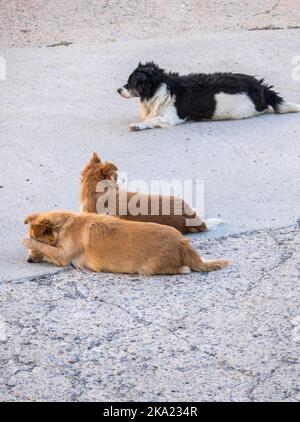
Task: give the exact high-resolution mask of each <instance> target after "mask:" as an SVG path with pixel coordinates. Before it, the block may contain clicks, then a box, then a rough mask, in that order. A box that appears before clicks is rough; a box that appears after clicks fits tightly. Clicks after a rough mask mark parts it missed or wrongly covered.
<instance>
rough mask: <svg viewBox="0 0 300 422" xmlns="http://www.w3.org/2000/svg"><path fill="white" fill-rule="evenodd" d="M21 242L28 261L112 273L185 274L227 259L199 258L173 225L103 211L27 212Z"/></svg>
mask: <svg viewBox="0 0 300 422" xmlns="http://www.w3.org/2000/svg"><path fill="white" fill-rule="evenodd" d="M25 224H28V225H29V229H28V237H26V238H24V239H22V241H21V242H22V244H23V245H24V246H25V247H27V248H28V249H29V250H30V252H29V257H28V260H29V262H39V261H41V260H44V258H45V260H47V261H48V262H51V263H53V264H55V265H58V266H67V265H69V264H71V263H72V264H73V265H74V266H76V267H78V268H82V267H85V268H88V269H90V270H92V271H103V272H113V273H132V274H134V273H138V274H143V275H150V274H186V273H188V272H190V271H213V270H216V269H220V268H223V267H225V266H226V265H228V264H229V261H228V260H211V261H203V259H202V258H201V257H200V255H199V254H198V253H197V252H196V250H195V249H193V248H192V246H191V245H190V243H189V241H188V239H186V238H184V236H183V235H182V234H181V233H180V232H179V231H178V230H176V229H174V228H173V227H168V226H162V225H158V224H154V223H138V222H133V221H126V220H122V219H120V218H115V217H111V216H107V215H97V214H92V213H74V212H69V211H50V212H46V213H34V214H31V215H29V216H27V217H26V219H25Z"/></svg>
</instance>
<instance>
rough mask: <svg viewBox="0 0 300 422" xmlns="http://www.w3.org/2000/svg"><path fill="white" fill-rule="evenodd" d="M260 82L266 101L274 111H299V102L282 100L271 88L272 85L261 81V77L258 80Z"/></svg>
mask: <svg viewBox="0 0 300 422" xmlns="http://www.w3.org/2000/svg"><path fill="white" fill-rule="evenodd" d="M260 83H261V85H262V86H263V89H264V94H265V97H266V101H267V103H268V104H269V105H270V106H271V107H272V108H273V110H274V111H275V113H279V114H284V113H297V112H300V104H295V103H289V102H287V101H284V99H283V98H282V97H281V96H280V95H279V94H278V92H276V91H274V90H273V89H272V88H273V86H272V85H267V84H265V83H263V79H262V80H261V81H260Z"/></svg>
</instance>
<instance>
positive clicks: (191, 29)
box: [0, 0, 300, 47]
mask: <svg viewBox="0 0 300 422" xmlns="http://www.w3.org/2000/svg"><path fill="white" fill-rule="evenodd" d="M299 22H300V1H299V0H264V1H261V0H251V1H248V2H245V1H243V0H232V1H224V2H223V1H220V0H164V1H162V0H147V1H141V0H130V1H128V0H102V1H99V0H84V1H82V0H64V1H60V0H50V1H45V0H44V1H40V0H26V1H20V0H10V1H7V2H2V4H1V9H0V45H1V47H15V46H17V47H23V46H42V45H53V44H58V45H63V44H61V43H65V42H73V43H81V42H95V41H126V40H136V39H145V38H158V37H170V38H171V37H173V36H177V35H178V34H194V33H195V32H199V31H201V30H210V31H215V30H224V29H225V30H241V29H242V30H256V29H258V30H278V29H290V28H299V26H300V24H299Z"/></svg>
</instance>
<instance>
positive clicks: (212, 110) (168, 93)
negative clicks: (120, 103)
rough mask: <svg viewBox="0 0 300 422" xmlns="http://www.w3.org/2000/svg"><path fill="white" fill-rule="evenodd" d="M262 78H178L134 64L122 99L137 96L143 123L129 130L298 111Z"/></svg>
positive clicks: (231, 75) (153, 67)
mask: <svg viewBox="0 0 300 422" xmlns="http://www.w3.org/2000/svg"><path fill="white" fill-rule="evenodd" d="M272 88H273V87H272V86H270V85H267V84H266V83H265V82H264V80H263V79H261V80H258V79H256V78H254V77H253V76H250V75H243V74H240V73H212V74H206V73H193V74H189V75H184V76H181V75H179V74H178V73H174V72H166V71H165V70H164V69H161V68H160V67H159V66H158V65H157V64H155V63H153V62H148V63H145V64H141V63H140V64H139V65H138V67H137V68H136V69H135V70H134V71H133V72H132V73H131V75H130V76H129V78H128V81H127V83H126V84H125V85H123V86H122V87H121V88H119V89H118V93H119V94H120V95H122V97H124V98H131V97H139V98H140V109H141V117H142V120H143V121H142V122H139V123H134V124H132V125H130V127H129V128H130V130H133V131H136V130H145V129H152V128H155V127H160V128H166V127H169V126H174V125H178V124H181V123H184V122H185V121H187V120H191V121H201V120H237V119H246V118H247V117H253V116H257V115H259V114H262V113H270V112H274V113H278V114H281V113H294V112H300V105H299V104H295V103H290V102H287V101H285V100H284V99H283V98H282V97H281V96H280V95H278V93H277V92H275V91H273V90H272Z"/></svg>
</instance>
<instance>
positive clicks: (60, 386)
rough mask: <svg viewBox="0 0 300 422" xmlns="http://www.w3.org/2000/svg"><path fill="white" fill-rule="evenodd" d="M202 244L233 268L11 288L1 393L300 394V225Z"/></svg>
mask: <svg viewBox="0 0 300 422" xmlns="http://www.w3.org/2000/svg"><path fill="white" fill-rule="evenodd" d="M193 243H194V245H195V247H199V248H200V250H201V251H203V253H204V254H205V255H206V256H220V255H223V254H225V255H226V256H230V257H231V258H232V259H233V260H234V264H233V265H232V266H231V267H229V268H228V269H226V270H224V271H221V272H213V273H209V274H206V275H205V274H195V273H194V274H191V275H188V276H172V277H138V276H127V277H126V276H119V275H109V274H106V275H103V274H90V273H83V272H80V271H77V270H73V271H63V272H60V273H58V274H56V275H45V276H44V277H32V278H27V279H22V280H16V281H12V282H5V283H3V284H2V285H1V290H0V292H1V295H0V304H1V312H2V315H3V316H5V321H6V322H5V334H6V336H5V341H3V342H2V344H1V354H0V379H1V383H2V385H1V389H0V399H2V400H8V401H14V400H22V401H23V400H25V401H31V400H35V401H36V400H38V401H53V400H58V401H60V400H62V401H90V400H92V401H94V400H100V401H101V400H108V401H117V400H124V401H132V400H133V401H139V400H145V401H153V400H157V401H161V400H166V401H171V400H175V401H182V400H185V401H191V400H193V401H207V400H208V401H215V400H220V401H255V400H256V401H261V400H263V401H274V400H275V401H278V400H279V401H300V317H299V315H300V311H299V309H300V284H299V262H300V254H299V246H300V232H299V228H298V226H293V227H289V228H285V229H277V230H270V229H269V230H261V231H257V232H254V233H246V234H244V235H236V236H231V237H227V238H222V239H218V240H212V241H209V242H208V241H206V242H203V241H202V240H201V238H200V237H199V238H197V239H196V238H195V239H194V240H193Z"/></svg>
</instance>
